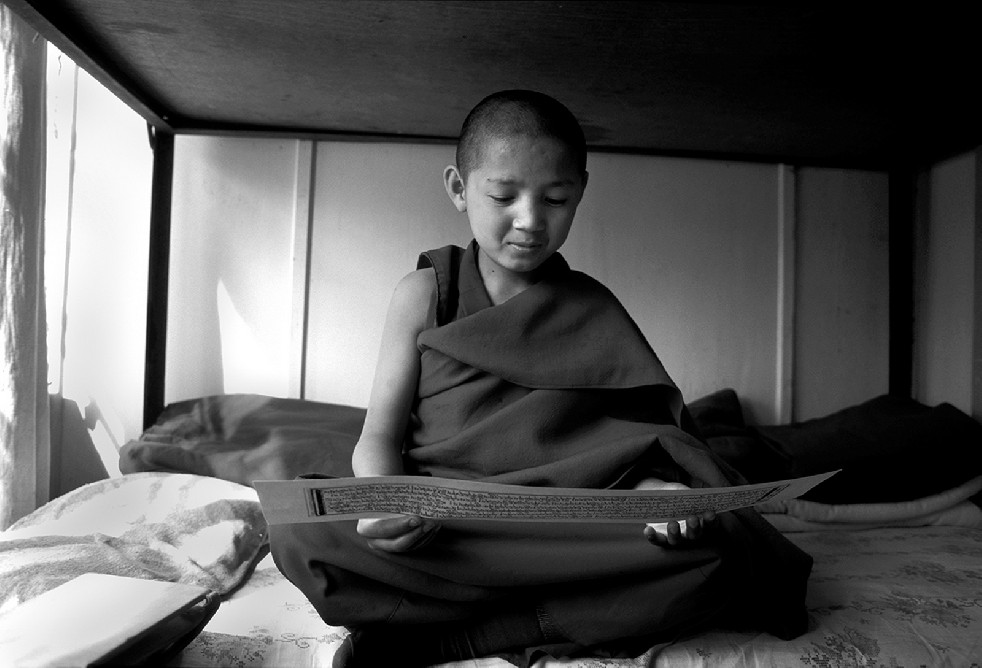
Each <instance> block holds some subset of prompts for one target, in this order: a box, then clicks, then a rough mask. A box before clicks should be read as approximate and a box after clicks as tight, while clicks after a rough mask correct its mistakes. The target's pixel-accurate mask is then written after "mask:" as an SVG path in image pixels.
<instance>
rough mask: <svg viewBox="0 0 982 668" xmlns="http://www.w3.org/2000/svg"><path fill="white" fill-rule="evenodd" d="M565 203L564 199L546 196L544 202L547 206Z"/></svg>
mask: <svg viewBox="0 0 982 668" xmlns="http://www.w3.org/2000/svg"><path fill="white" fill-rule="evenodd" d="M565 203H566V200H565V199H558V198H555V197H546V204H548V205H549V206H562V205H563V204H565Z"/></svg>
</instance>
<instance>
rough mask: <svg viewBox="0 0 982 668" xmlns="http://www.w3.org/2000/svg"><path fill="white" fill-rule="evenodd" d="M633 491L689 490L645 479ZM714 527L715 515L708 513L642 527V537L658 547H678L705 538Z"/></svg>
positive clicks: (677, 484) (676, 484) (679, 484)
mask: <svg viewBox="0 0 982 668" xmlns="http://www.w3.org/2000/svg"><path fill="white" fill-rule="evenodd" d="M634 489H659V490H666V489H689V487H688V485H683V484H682V483H680V482H665V481H664V480H659V479H658V478H646V479H644V480H642V481H641V482H639V483H638V484H637V485H635V486H634ZM715 525H716V513H714V512H712V511H708V512H705V513H703V514H702V515H692V516H690V517H688V518H686V519H684V520H681V521H677V520H673V521H671V522H656V523H652V524H647V525H645V527H644V537H645V538H647V539H648V542H650V543H653V544H655V545H658V546H659V547H678V546H684V545H686V544H691V543H694V542H695V541H698V540H700V539H702V538H703V537H705V536H706V534H707V533H709V532H710V531H711V530H712V527H714V526H715Z"/></svg>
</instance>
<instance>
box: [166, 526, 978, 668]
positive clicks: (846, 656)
mask: <svg viewBox="0 0 982 668" xmlns="http://www.w3.org/2000/svg"><path fill="white" fill-rule="evenodd" d="M788 537H789V538H790V539H791V540H793V541H794V542H795V543H797V544H798V545H799V546H801V547H802V548H803V549H804V550H805V551H807V552H809V553H810V554H811V555H812V556H813V557H814V558H815V566H814V570H813V572H812V577H811V580H810V583H809V592H808V599H807V602H808V608H809V611H810V618H811V623H810V628H809V631H808V632H807V633H806V634H805V635H803V636H801V637H799V638H797V639H795V640H793V641H789V642H782V641H780V640H777V639H776V638H773V637H771V636H768V635H763V634H762V635H756V636H755V635H752V634H736V633H722V632H714V633H708V634H703V635H700V636H698V637H695V638H691V639H688V640H685V641H682V642H679V643H677V644H675V645H672V646H670V647H668V648H666V649H663V650H662V651H660V652H658V653H657V654H656V653H655V652H653V651H649V652H648V653H646V654H645V655H642V656H640V657H637V658H634V659H602V660H600V659H597V660H577V661H541V662H540V663H539V664H537V666H536V668H559V667H560V666H562V667H576V668H599V667H601V666H608V667H611V668H614V667H616V668H627V667H633V666H638V667H640V666H653V667H655V668H682V667H703V668H723V667H730V666H732V667H737V666H775V667H778V666H779V667H781V668H785V667H789V668H793V667H796V666H803V667H808V668H837V667H840V666H843V667H844V666H864V667H876V668H879V667H888V666H889V667H891V668H903V667H910V668H914V667H918V666H958V667H971V666H980V665H982V529H971V528H964V527H947V526H930V527H920V528H889V529H888V528H880V529H869V530H857V531H821V532H819V531H816V532H803V533H793V534H789V535H788ZM345 635H346V631H345V630H344V629H343V628H338V627H330V626H327V625H325V624H324V622H323V621H321V620H320V618H319V617H318V616H317V614H316V613H315V612H314V610H313V608H312V607H311V606H310V605H309V604H308V603H307V601H306V599H304V598H303V596H302V595H301V594H300V592H299V591H298V590H297V589H295V588H294V587H293V586H292V585H290V584H289V582H287V581H286V580H285V579H284V578H283V577H282V576H281V575H280V574H279V572H278V571H277V570H276V567H275V565H274V564H273V562H272V559H271V558H270V557H268V556H267V557H266V559H264V560H263V561H262V562H261V563H260V564H259V566H258V567H257V569H256V571H255V573H254V574H253V575H252V577H251V578H250V580H249V582H248V583H247V585H246V586H245V587H244V588H242V589H241V590H240V591H238V592H237V593H236V594H235V596H233V597H232V599H231V600H229V601H227V602H225V603H224V604H223V606H222V608H221V609H220V610H219V611H218V613H217V614H216V615H215V617H214V618H212V620H211V622H210V623H209V624H208V626H207V627H206V629H205V631H203V632H202V633H201V635H200V636H199V637H198V638H197V639H196V640H195V641H194V642H193V643H192V644H191V645H190V646H189V647H188V648H187V649H185V651H184V652H183V653H182V655H181V656H180V657H179V659H178V660H177V661H175V665H181V666H202V667H205V666H208V667H211V666H236V667H242V668H245V667H251V666H291V667H293V666H297V667H301V666H330V665H331V659H332V657H333V655H334V651H335V649H336V648H337V646H338V645H339V644H340V642H341V641H342V639H343V638H344V636H345ZM449 665H453V666H454V667H455V668H463V667H464V666H471V667H474V668H477V667H478V666H481V667H484V666H487V667H488V668H490V667H491V666H496V667H497V666H501V667H502V668H503V667H505V666H508V665H510V664H506V663H505V662H503V661H501V660H497V659H487V660H481V661H471V662H466V663H458V664H449Z"/></svg>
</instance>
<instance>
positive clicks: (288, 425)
mask: <svg viewBox="0 0 982 668" xmlns="http://www.w3.org/2000/svg"><path fill="white" fill-rule="evenodd" d="M364 420H365V409H364V408H356V407H352V406H343V405H340V404H328V403H321V402H316V401H304V400H300V399H284V398H279V397H269V396H263V395H256V394H225V395H214V396H207V397H201V398H198V399H193V400H188V401H181V402H177V403H174V404H171V405H170V406H168V407H167V408H166V409H165V411H164V413H163V414H162V415H160V416H159V418H158V420H157V421H156V423H155V424H154V425H153V426H151V427H150V428H149V429H147V430H146V431H145V432H144V433H143V434H142V435H141V436H140V438H139V439H137V440H133V441H129V442H128V443H126V444H125V445H123V447H122V448H121V449H120V452H119V469H120V471H122V472H123V473H136V472H144V471H170V472H181V473H194V474H197V475H204V476H214V477H216V478H221V479H223V480H230V481H232V482H237V483H239V484H242V485H251V484H252V481H253V480H289V479H291V478H295V477H297V476H298V475H301V474H304V473H309V472H311V471H317V472H319V473H323V474H329V475H333V476H339V477H344V476H350V475H351V474H352V473H351V451H352V449H353V448H354V445H355V442H356V441H357V440H358V436H359V434H360V433H361V427H362V423H363V422H364Z"/></svg>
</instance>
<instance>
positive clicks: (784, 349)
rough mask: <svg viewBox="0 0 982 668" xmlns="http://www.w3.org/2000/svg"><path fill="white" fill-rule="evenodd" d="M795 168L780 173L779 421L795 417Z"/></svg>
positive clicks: (785, 167)
mask: <svg viewBox="0 0 982 668" xmlns="http://www.w3.org/2000/svg"><path fill="white" fill-rule="evenodd" d="M795 187H796V180H795V169H794V167H792V166H791V165H783V164H782V165H778V172H777V198H778V199H777V202H778V203H777V217H778V218H777V339H776V340H777V350H776V358H777V359H776V362H777V368H776V376H775V402H774V412H775V418H776V419H777V422H778V424H787V423H789V422H791V421H792V420H793V419H794V345H795V331H794V310H795V283H796V282H795V228H796V227H797V220H796V215H795V214H796V207H795V201H796V199H797V196H796V190H795Z"/></svg>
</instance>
